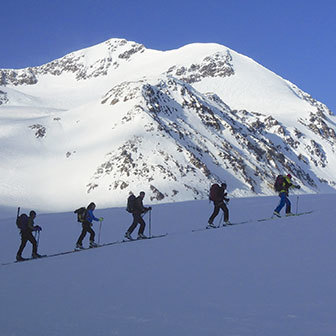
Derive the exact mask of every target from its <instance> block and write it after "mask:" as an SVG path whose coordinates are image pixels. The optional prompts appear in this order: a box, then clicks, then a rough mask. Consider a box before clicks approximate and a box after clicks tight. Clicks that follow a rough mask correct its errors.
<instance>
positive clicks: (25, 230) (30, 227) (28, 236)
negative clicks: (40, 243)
mask: <svg viewBox="0 0 336 336" xmlns="http://www.w3.org/2000/svg"><path fill="white" fill-rule="evenodd" d="M24 216H25V217H26V218H27V215H24ZM35 217H36V212H35V211H34V210H31V211H30V213H29V217H28V218H27V222H26V223H24V225H23V226H22V227H21V229H20V234H21V245H20V247H19V250H18V251H17V253H16V260H17V261H24V260H27V259H26V258H23V257H22V252H23V249H24V248H25V246H26V244H27V241H30V242H31V244H32V245H33V250H32V258H33V259H36V258H41V257H42V256H41V255H40V254H38V253H37V241H36V239H35V237H34V236H33V233H32V232H33V231H38V232H40V231H41V230H42V228H41V227H40V226H38V225H34V219H35Z"/></svg>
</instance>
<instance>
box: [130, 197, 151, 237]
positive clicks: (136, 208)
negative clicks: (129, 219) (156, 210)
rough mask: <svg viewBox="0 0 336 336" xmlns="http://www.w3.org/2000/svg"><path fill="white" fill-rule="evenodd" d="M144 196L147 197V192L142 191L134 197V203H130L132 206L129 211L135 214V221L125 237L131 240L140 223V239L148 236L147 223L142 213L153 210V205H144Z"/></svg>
mask: <svg viewBox="0 0 336 336" xmlns="http://www.w3.org/2000/svg"><path fill="white" fill-rule="evenodd" d="M144 198H145V192H144V191H141V192H140V194H139V196H138V197H136V198H135V199H134V201H133V204H132V205H128V207H130V211H129V212H131V213H132V216H133V223H132V225H131V226H130V227H129V228H128V230H127V232H126V233H125V238H127V239H130V240H132V239H133V238H132V236H131V234H132V232H133V231H134V229H135V228H136V226H137V225H138V224H140V228H139V231H138V239H146V238H148V237H146V236H145V235H144V231H145V225H146V223H145V221H144V220H143V218H142V216H141V214H144V213H146V212H147V211H149V210H152V208H151V207H147V208H146V207H144V205H143V199H144Z"/></svg>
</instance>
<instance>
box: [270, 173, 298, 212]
mask: <svg viewBox="0 0 336 336" xmlns="http://www.w3.org/2000/svg"><path fill="white" fill-rule="evenodd" d="M278 180H279V181H278ZM277 184H279V187H277ZM289 188H296V189H300V188H301V187H300V186H299V185H294V184H293V183H292V175H291V174H287V175H284V176H278V177H277V181H276V182H275V189H276V190H278V191H279V197H280V203H279V205H278V206H277V207H276V208H275V209H274V212H273V214H274V215H275V216H277V217H281V215H280V211H281V209H282V208H283V207H284V206H285V205H286V216H293V213H292V212H291V202H290V200H289V199H288V189H289Z"/></svg>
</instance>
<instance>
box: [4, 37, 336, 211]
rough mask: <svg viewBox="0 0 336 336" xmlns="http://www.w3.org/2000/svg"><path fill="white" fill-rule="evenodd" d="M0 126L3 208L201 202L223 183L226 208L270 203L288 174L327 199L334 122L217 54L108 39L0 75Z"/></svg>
mask: <svg viewBox="0 0 336 336" xmlns="http://www.w3.org/2000/svg"><path fill="white" fill-rule="evenodd" d="M0 119H1V121H2V122H1V125H0V132H1V134H2V135H1V139H2V141H3V143H4V145H5V148H6V151H5V152H6V153H4V157H5V160H3V162H2V163H1V164H0V172H1V173H2V174H1V176H2V178H1V179H0V200H1V202H2V203H4V204H5V205H13V204H14V203H15V202H18V201H19V202H26V203H28V204H31V206H37V207H40V208H41V209H62V210H63V209H68V208H69V206H72V205H76V204H78V202H87V201H89V200H91V199H95V200H97V202H99V204H100V205H101V206H110V205H122V204H124V202H125V198H126V197H127V195H128V193H129V191H134V192H137V191H140V190H145V191H146V193H147V195H148V198H149V199H150V200H151V201H152V202H154V201H155V202H157V201H163V202H170V201H182V200H188V199H201V198H206V197H207V196H208V189H209V185H210V184H211V183H213V182H216V181H217V182H219V181H223V180H225V181H227V184H228V186H229V191H230V192H231V194H232V195H235V196H251V195H270V194H273V193H274V191H273V189H272V185H273V181H274V179H275V176H276V175H277V174H279V173H287V172H290V173H291V174H292V175H293V177H294V180H295V182H296V183H300V184H301V185H302V190H303V192H334V191H335V187H336V179H334V176H333V175H334V173H333V172H334V171H335V167H336V158H335V148H336V147H335V144H336V133H335V130H336V128H335V125H336V119H335V117H334V116H333V114H332V112H331V111H330V110H329V109H328V108H327V107H326V106H325V105H324V104H323V103H320V102H318V101H316V100H315V99H313V98H312V97H311V96H310V95H309V94H307V93H305V92H303V91H302V90H300V89H299V88H298V87H297V86H295V85H294V84H292V83H290V82H289V81H287V80H284V79H282V78H281V77H279V76H278V75H276V74H274V73H273V72H271V71H269V70H267V69H265V68H264V67H262V66H261V65H259V64H257V63H256V62H254V61H253V60H251V59H250V58H248V57H246V56H243V55H240V54H238V53H236V52H235V51H233V50H231V49H229V48H226V47H224V46H221V45H218V44H192V45H187V46H185V47H182V48H180V49H177V50H171V51H166V52H162V51H155V50H150V49H146V48H145V47H144V46H143V45H141V44H138V43H135V42H129V41H126V40H122V39H111V40H108V41H106V42H104V43H101V44H99V45H97V46H93V47H90V48H87V49H83V50H79V51H76V52H73V53H70V54H68V55H66V56H64V57H62V58H60V59H57V60H55V61H52V62H50V63H47V64H45V65H42V66H39V67H34V68H26V69H18V70H14V69H13V70H12V69H2V70H1V69H0ZM37 167H38V169H37ZM36 170H38V174H36ZM46 189H47V190H46Z"/></svg>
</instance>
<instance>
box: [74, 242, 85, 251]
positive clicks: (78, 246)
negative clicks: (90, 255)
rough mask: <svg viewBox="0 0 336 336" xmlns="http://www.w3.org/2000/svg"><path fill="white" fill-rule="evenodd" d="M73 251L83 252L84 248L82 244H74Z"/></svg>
mask: <svg viewBox="0 0 336 336" xmlns="http://www.w3.org/2000/svg"><path fill="white" fill-rule="evenodd" d="M75 250H84V247H83V245H82V244H78V243H77V244H76V248H75Z"/></svg>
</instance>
